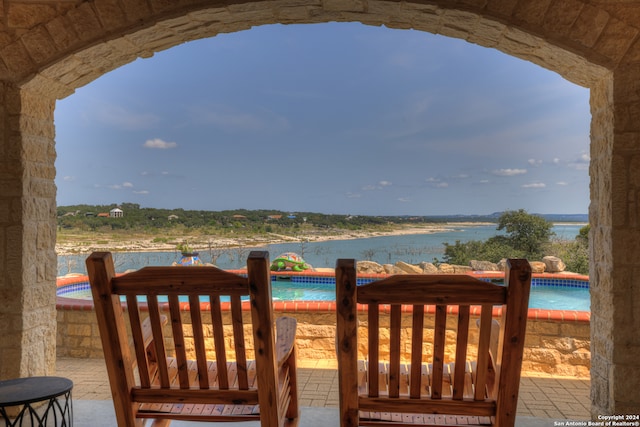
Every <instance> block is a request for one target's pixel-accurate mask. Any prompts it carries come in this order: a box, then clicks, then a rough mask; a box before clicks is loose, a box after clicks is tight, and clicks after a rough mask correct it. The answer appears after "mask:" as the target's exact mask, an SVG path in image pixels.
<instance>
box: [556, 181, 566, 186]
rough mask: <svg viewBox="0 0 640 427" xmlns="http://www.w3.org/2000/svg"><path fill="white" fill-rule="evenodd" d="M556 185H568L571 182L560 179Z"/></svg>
mask: <svg viewBox="0 0 640 427" xmlns="http://www.w3.org/2000/svg"><path fill="white" fill-rule="evenodd" d="M556 185H561V186H566V185H569V183H568V182H566V181H558V182H556Z"/></svg>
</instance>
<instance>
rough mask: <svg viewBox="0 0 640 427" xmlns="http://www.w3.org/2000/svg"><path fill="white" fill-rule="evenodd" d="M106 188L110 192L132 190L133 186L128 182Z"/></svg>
mask: <svg viewBox="0 0 640 427" xmlns="http://www.w3.org/2000/svg"><path fill="white" fill-rule="evenodd" d="M107 188H110V189H112V190H123V189H125V188H133V184H132V183H130V182H123V183H122V184H111V185H107Z"/></svg>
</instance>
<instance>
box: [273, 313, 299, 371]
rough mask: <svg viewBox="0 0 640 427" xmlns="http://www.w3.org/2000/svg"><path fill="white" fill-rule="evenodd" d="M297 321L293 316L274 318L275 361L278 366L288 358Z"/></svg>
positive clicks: (294, 337)
mask: <svg viewBox="0 0 640 427" xmlns="http://www.w3.org/2000/svg"><path fill="white" fill-rule="evenodd" d="M297 325H298V322H297V321H296V319H294V318H293V317H279V318H278V319H276V361H277V363H278V368H280V367H281V366H282V365H283V364H284V362H285V361H286V360H287V359H288V358H289V356H290V355H291V352H292V351H293V346H294V344H295V340H296V328H297Z"/></svg>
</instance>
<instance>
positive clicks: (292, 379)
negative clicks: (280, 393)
mask: <svg viewBox="0 0 640 427" xmlns="http://www.w3.org/2000/svg"><path fill="white" fill-rule="evenodd" d="M287 367H288V370H289V387H290V391H289V394H290V398H291V401H290V402H289V407H288V408H287V413H286V417H287V418H289V419H294V418H298V416H299V413H300V411H299V408H298V373H297V369H298V368H297V366H296V348H295V346H294V347H293V350H292V351H291V354H290V355H289V357H288V359H287Z"/></svg>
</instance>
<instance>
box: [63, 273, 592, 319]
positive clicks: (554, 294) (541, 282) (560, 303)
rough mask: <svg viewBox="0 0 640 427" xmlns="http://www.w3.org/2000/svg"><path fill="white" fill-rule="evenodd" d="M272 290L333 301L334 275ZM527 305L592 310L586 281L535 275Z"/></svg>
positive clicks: (84, 293) (69, 290)
mask: <svg viewBox="0 0 640 427" xmlns="http://www.w3.org/2000/svg"><path fill="white" fill-rule="evenodd" d="M359 283H360V282H359ZM363 283H364V282H363ZM272 293H273V298H274V299H276V300H280V301H334V300H335V296H336V293H335V279H334V278H333V277H305V276H299V277H295V276H294V277H292V278H291V279H288V280H277V279H275V278H274V280H273V281H272ZM58 296H61V297H65V298H76V299H91V291H90V290H89V284H88V283H87V282H82V283H77V284H73V285H68V286H63V287H60V288H58ZM529 307H530V308H546V309H551V310H578V311H591V304H590V297H589V284H588V282H584V281H576V280H569V279H537V278H534V279H533V280H532V286H531V297H530V298H529Z"/></svg>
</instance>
